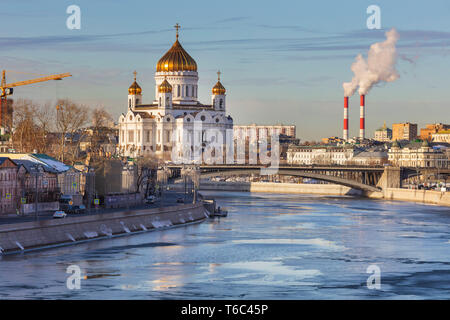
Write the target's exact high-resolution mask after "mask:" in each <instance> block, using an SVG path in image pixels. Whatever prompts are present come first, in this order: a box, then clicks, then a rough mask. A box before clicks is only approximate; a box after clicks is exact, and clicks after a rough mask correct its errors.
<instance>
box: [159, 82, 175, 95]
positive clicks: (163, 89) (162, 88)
mask: <svg viewBox="0 0 450 320" xmlns="http://www.w3.org/2000/svg"><path fill="white" fill-rule="evenodd" d="M158 92H160V93H168V92H172V85H171V84H170V83H169V81H167V79H164V81H163V82H162V83H161V84H160V85H159V87H158Z"/></svg>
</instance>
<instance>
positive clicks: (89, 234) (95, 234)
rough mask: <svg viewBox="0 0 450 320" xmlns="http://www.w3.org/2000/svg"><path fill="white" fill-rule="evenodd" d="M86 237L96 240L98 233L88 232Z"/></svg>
mask: <svg viewBox="0 0 450 320" xmlns="http://www.w3.org/2000/svg"><path fill="white" fill-rule="evenodd" d="M84 235H85V236H86V238H95V237H98V233H97V232H95V231H86V232H85V233H84Z"/></svg>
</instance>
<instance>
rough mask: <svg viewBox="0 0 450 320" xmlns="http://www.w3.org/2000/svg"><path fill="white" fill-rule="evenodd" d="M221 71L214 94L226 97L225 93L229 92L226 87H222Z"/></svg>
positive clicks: (218, 73)
mask: <svg viewBox="0 0 450 320" xmlns="http://www.w3.org/2000/svg"><path fill="white" fill-rule="evenodd" d="M220 73H221V72H220V71H218V72H217V75H218V80H217V83H216V85H215V86H214V87H213V88H212V93H213V94H215V95H224V94H225V92H226V91H227V90H226V89H225V87H224V86H223V85H222V83H221V82H220Z"/></svg>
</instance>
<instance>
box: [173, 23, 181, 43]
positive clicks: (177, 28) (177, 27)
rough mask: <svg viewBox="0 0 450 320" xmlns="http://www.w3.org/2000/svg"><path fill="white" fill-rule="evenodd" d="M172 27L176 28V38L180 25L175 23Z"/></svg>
mask: <svg viewBox="0 0 450 320" xmlns="http://www.w3.org/2000/svg"><path fill="white" fill-rule="evenodd" d="M174 28H175V29H176V30H177V39H178V30H179V29H180V28H181V26H180V25H179V24H178V23H177V24H176V25H175V26H174Z"/></svg>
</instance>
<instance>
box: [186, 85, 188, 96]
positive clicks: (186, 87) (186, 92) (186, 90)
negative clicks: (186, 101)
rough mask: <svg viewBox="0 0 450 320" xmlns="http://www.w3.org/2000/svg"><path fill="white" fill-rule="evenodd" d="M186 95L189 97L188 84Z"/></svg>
mask: <svg viewBox="0 0 450 320" xmlns="http://www.w3.org/2000/svg"><path fill="white" fill-rule="evenodd" d="M186 97H189V86H186Z"/></svg>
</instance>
